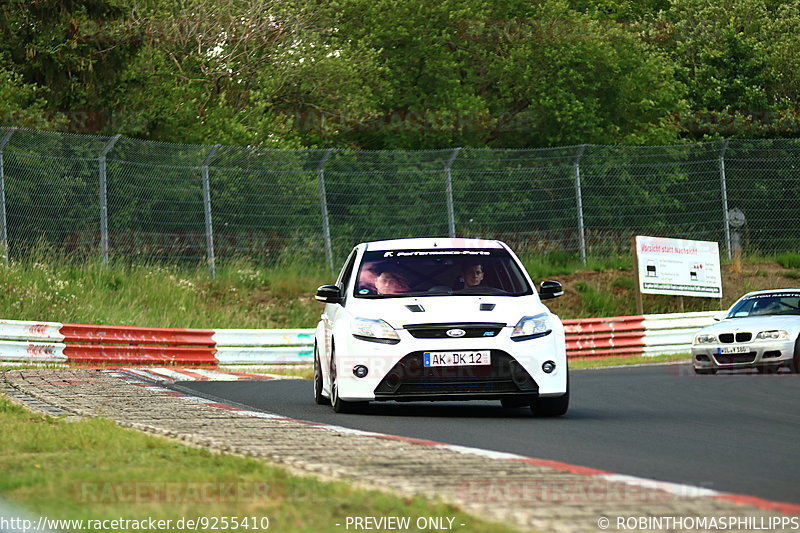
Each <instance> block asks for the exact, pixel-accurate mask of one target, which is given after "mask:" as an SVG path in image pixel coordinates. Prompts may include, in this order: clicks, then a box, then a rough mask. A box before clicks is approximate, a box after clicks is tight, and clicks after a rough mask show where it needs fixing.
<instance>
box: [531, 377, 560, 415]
mask: <svg viewBox="0 0 800 533" xmlns="http://www.w3.org/2000/svg"><path fill="white" fill-rule="evenodd" d="M567 409H569V374H567V392H566V393H564V395H563V396H557V397H555V398H539V399H537V400H534V401H533V403H531V412H532V413H533V416H537V417H543V418H544V417H547V418H551V417H556V416H562V415H564V414H565V413H566V412H567Z"/></svg>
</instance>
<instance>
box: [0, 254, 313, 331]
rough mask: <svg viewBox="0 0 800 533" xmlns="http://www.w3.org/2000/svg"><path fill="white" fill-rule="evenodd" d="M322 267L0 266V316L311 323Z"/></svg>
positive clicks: (214, 324)
mask: <svg viewBox="0 0 800 533" xmlns="http://www.w3.org/2000/svg"><path fill="white" fill-rule="evenodd" d="M328 278H329V275H327V274H326V273H325V272H324V271H320V270H314V269H308V268H306V267H302V268H301V267H300V266H297V265H281V266H274V267H270V268H264V267H261V266H258V265H255V264H253V263H250V262H248V261H244V260H240V261H234V262H229V263H226V264H224V265H222V266H221V267H220V268H219V269H218V274H217V277H216V279H214V280H212V279H210V278H209V275H208V270H207V269H206V268H205V266H197V267H194V268H192V267H178V266H174V265H172V266H170V265H157V264H126V263H122V262H117V263H112V264H111V265H109V266H103V265H102V264H100V263H99V262H96V261H95V262H88V263H82V264H81V263H77V262H75V261H70V260H61V261H50V262H44V261H37V260H36V259H32V260H29V261H21V262H12V263H11V264H10V265H9V266H7V267H0V287H2V288H3V289H2V290H0V318H4V319H16V320H39V321H57V322H73V323H88V324H119V325H136V326H163V327H199V328H287V327H311V326H312V325H313V324H314V323H315V322H316V321H317V319H318V318H319V313H320V310H321V307H320V306H319V304H318V303H317V302H316V301H314V299H313V297H312V296H313V289H314V288H316V287H317V286H318V285H320V284H322V283H323V282H324V280H326V279H328Z"/></svg>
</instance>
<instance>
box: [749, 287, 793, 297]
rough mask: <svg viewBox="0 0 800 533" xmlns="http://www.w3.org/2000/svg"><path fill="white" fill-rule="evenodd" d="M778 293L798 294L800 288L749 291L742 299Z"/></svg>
mask: <svg viewBox="0 0 800 533" xmlns="http://www.w3.org/2000/svg"><path fill="white" fill-rule="evenodd" d="M780 292H800V288H797V287H794V288H792V287H787V288H785V289H764V290H760V291H751V292H748V293H747V294H745V295H743V296H742V298H746V297H748V296H753V295H756V294H772V293H780Z"/></svg>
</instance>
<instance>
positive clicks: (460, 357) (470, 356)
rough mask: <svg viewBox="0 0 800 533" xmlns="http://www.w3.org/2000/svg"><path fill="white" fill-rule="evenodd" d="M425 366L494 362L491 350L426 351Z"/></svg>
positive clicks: (423, 355) (474, 364) (424, 356)
mask: <svg viewBox="0 0 800 533" xmlns="http://www.w3.org/2000/svg"><path fill="white" fill-rule="evenodd" d="M422 357H423V363H422V364H423V366H425V367H432V366H476V365H490V364H492V361H491V356H490V352H489V350H482V351H477V352H475V351H467V352H424V353H423V354H422Z"/></svg>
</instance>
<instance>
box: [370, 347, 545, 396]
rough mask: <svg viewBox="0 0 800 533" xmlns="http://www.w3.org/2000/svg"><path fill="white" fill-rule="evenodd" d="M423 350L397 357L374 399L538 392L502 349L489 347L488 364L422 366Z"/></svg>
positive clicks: (521, 368) (379, 385) (530, 380)
mask: <svg viewBox="0 0 800 533" xmlns="http://www.w3.org/2000/svg"><path fill="white" fill-rule="evenodd" d="M423 354H424V352H412V353H410V354H408V355H406V356H405V357H403V358H402V359H401V360H400V361H398V362H397V364H395V365H394V367H392V369H391V370H390V371H389V372H387V373H386V377H384V378H383V379H382V380H381V382H380V383H379V384H378V386H377V387H376V388H375V397H376V399H394V398H404V397H405V398H408V397H415V398H426V397H432V396H448V395H453V396H459V395H464V396H468V395H474V396H491V395H493V394H497V395H503V394H514V393H516V394H526V395H527V394H530V395H536V394H538V392H539V385H538V384H537V383H536V381H534V379H533V378H532V377H531V376H530V374H528V372H527V371H526V370H525V369H524V368H523V367H522V365H520V364H519V363H518V362H517V361H516V360H515V359H514V358H513V357H511V356H510V355H509V354H507V353H506V352H504V351H502V350H491V360H492V363H491V364H490V365H475V366H442V367H425V366H424V364H423V358H424V356H423Z"/></svg>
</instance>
